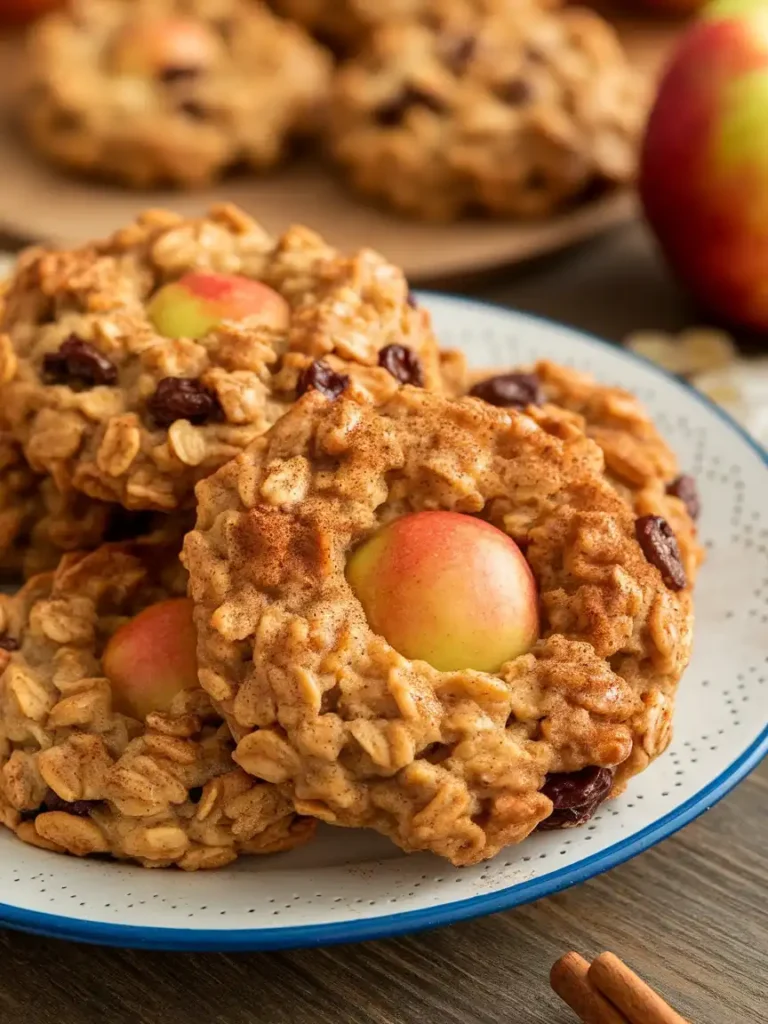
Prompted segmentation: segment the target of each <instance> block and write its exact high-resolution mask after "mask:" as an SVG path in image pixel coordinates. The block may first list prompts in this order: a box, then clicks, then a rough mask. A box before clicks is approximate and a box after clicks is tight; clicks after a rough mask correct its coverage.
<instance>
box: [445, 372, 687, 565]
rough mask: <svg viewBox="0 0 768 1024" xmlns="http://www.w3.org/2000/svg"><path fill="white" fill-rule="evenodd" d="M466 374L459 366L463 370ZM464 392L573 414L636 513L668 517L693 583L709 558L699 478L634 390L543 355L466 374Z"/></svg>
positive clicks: (496, 401)
mask: <svg viewBox="0 0 768 1024" xmlns="http://www.w3.org/2000/svg"><path fill="white" fill-rule="evenodd" d="M459 373H460V371H459ZM465 381H466V386H465V388H464V391H463V392H462V388H461V383H460V380H455V381H454V394H461V393H467V392H468V393H469V394H471V395H473V396H475V397H477V398H482V399H483V400H484V401H487V402H490V403H491V404H492V405H496V406H500V407H507V408H509V407H512V408H518V409H520V408H525V407H530V408H531V410H532V412H533V415H534V416H535V415H537V413H536V412H535V407H536V406H541V405H543V406H546V413H545V414H546V416H547V417H548V418H549V419H551V418H552V417H553V416H555V415H556V412H555V410H554V409H553V408H552V406H556V407H557V408H558V409H560V410H564V411H565V412H566V413H570V414H573V415H574V416H575V418H576V422H577V423H579V424H580V426H581V427H582V428H583V429H584V430H585V432H586V433H587V435H588V436H589V437H591V438H592V440H593V441H596V442H597V444H598V445H599V446H600V448H601V449H602V452H603V455H604V456H605V470H606V477H607V479H608V480H610V481H611V483H612V484H613V486H614V487H615V488H616V490H617V491H619V493H620V494H622V496H623V497H625V498H626V499H627V500H628V501H629V502H630V504H631V505H632V507H633V508H634V510H635V512H636V513H637V515H638V516H647V515H656V516H662V517H663V518H664V519H666V520H667V522H668V523H669V524H670V526H671V527H672V529H673V531H674V534H675V537H676V538H677V541H678V545H679V547H680V552H681V555H682V559H683V565H684V567H685V571H686V575H687V577H688V579H689V580H690V581H691V582H693V581H694V580H695V578H696V574H697V572H698V569H699V567H700V566H701V563H702V561H703V550H702V548H701V545H700V544H699V543H698V540H697V530H696V520H697V519H698V516H699V512H700V502H699V498H698V494H697V490H696V481H695V480H694V479H693V477H691V476H689V475H688V474H685V473H681V472H680V467H679V466H678V462H677V458H676V456H675V454H674V452H673V451H672V449H671V448H670V447H669V445H668V444H667V442H666V441H665V440H664V438H663V437H662V436H661V434H660V433H659V431H658V430H657V428H656V426H655V425H654V423H653V420H652V419H651V417H650V416H649V415H648V413H647V411H646V410H645V409H644V408H643V406H642V404H641V403H640V402H639V401H638V400H637V398H635V396H634V395H632V394H630V393H629V392H628V391H625V390H624V389H623V388H614V387H606V386H605V385H602V384H598V383H597V381H595V379H594V378H593V377H591V376H589V374H585V373H580V372H579V371H577V370H572V369H570V368H567V367H564V366H559V365H557V364H556V363H553V362H551V361H549V360H546V359H545V360H540V361H539V362H538V363H536V364H535V366H533V367H526V368H517V369H513V370H511V371H504V370H475V371H472V372H471V373H470V372H467V374H466V376H465Z"/></svg>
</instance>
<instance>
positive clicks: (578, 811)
mask: <svg viewBox="0 0 768 1024" xmlns="http://www.w3.org/2000/svg"><path fill="white" fill-rule="evenodd" d="M599 806H600V804H599V803H595V804H585V805H584V806H583V807H566V808H563V810H562V811H552V813H551V814H550V816H549V817H548V818H545V819H544V821H540V822H539V824H538V825H537V826H536V827H537V829H538V830H539V832H555V831H558V830H559V829H561V828H576V827H577V826H578V825H585V824H586V823H587V822H588V821H589V820H590V818H593V817H594V815H595V811H596V810H597V808H598V807H599Z"/></svg>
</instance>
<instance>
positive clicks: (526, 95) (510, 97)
mask: <svg viewBox="0 0 768 1024" xmlns="http://www.w3.org/2000/svg"><path fill="white" fill-rule="evenodd" d="M496 95H497V96H498V97H499V99H500V100H503V101H504V102H505V103H509V105H510V106H512V107H522V106H523V104H525V103H529V102H530V101H531V100H532V99H533V90H532V89H531V86H530V85H529V84H528V82H526V81H525V79H523V78H513V79H511V80H510V81H509V82H502V83H501V84H500V85H497V86H496Z"/></svg>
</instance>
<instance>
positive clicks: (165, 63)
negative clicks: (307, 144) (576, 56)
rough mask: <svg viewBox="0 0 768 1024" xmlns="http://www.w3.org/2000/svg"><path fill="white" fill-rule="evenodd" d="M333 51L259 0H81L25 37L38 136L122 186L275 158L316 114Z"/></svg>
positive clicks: (193, 180)
mask: <svg viewBox="0 0 768 1024" xmlns="http://www.w3.org/2000/svg"><path fill="white" fill-rule="evenodd" d="M330 75H331V59H330V56H329V55H328V54H327V53H326V52H325V51H324V50H323V49H322V47H320V46H319V45H318V44H317V43H315V42H314V40H312V39H310V38H309V37H308V36H307V35H306V34H305V33H304V31H303V30H302V29H301V28H300V27H299V26H298V25H292V24H290V23H288V22H286V21H283V20H281V19H280V18H276V17H275V16H274V15H273V14H272V13H271V12H270V11H269V10H268V9H267V8H266V6H265V5H263V4H261V3H259V2H257V0H132V2H131V3H125V2H124V0H76V2H74V3H73V4H72V6H71V8H69V9H68V10H66V11H61V12H57V13H55V14H52V15H50V16H49V17H47V18H45V19H43V21H42V22H41V23H40V24H39V25H38V26H37V27H36V28H35V29H33V31H32V33H31V38H30V45H29V87H28V90H27V94H26V96H25V99H24V104H23V108H22V117H23V122H24V126H25V128H26V131H27V134H28V136H29V138H30V140H31V142H32V143H33V144H34V146H35V147H36V149H38V150H39V151H40V153H42V154H43V155H44V156H46V157H48V158H49V159H51V160H53V161H55V162H56V163H58V164H61V165H63V166H64V167H67V168H70V169H72V170H77V171H80V172H85V173H89V174H95V175H98V176H100V177H104V178H108V179H111V180H115V181H118V182H120V183H122V184H124V185H129V186H132V187H137V188H147V187H150V186H153V185H161V184H172V185H180V186H184V187H193V186H200V185H205V184H208V183H210V182H211V181H214V180H215V179H216V178H218V177H220V176H221V175H222V174H223V173H224V172H225V171H227V170H228V169H230V168H232V167H235V166H237V165H239V166H242V165H247V166H250V167H252V168H257V169H264V168H269V167H272V166H274V165H275V164H277V163H278V162H279V161H280V160H281V159H282V157H283V156H284V155H285V154H286V152H287V150H288V149H289V147H290V145H291V143H292V140H294V139H295V138H296V137H297V136H301V135H307V134H309V133H310V131H312V130H316V129H315V126H316V124H317V122H318V120H319V116H318V115H319V113H320V111H321V110H322V108H323V106H324V104H325V99H326V96H327V92H328V87H329V84H330Z"/></svg>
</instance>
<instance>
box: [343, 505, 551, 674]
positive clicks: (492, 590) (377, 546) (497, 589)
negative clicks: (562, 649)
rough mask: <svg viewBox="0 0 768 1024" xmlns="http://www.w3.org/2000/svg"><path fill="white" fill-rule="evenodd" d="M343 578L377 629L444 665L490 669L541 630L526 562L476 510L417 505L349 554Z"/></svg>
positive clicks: (415, 655) (414, 655)
mask: <svg viewBox="0 0 768 1024" xmlns="http://www.w3.org/2000/svg"><path fill="white" fill-rule="evenodd" d="M347 580H348V581H349V584H350V586H351V588H352V590H353V592H354V593H355V595H356V596H357V598H358V600H359V601H360V603H361V604H362V606H363V609H364V611H365V614H366V617H367V619H368V622H369V624H370V626H371V628H372V629H373V630H374V631H375V632H377V633H379V634H380V635H381V636H383V637H384V638H385V639H386V640H387V641H388V642H389V643H390V644H391V645H392V646H393V647H394V648H395V650H396V651H398V652H399V653H400V654H402V655H404V656H405V657H406V658H410V659H412V660H416V659H418V660H422V661H427V662H429V664H430V665H433V666H434V667H435V668H437V669H440V670H441V671H444V672H448V671H458V670H461V669H476V670H478V671H484V672H496V671H498V669H499V668H500V667H501V666H502V665H503V664H504V662H506V661H510V660H511V659H512V658H516V657H518V656H519V655H520V654H524V653H525V652H526V651H528V650H530V648H531V647H532V646H533V644H534V643H535V642H536V639H537V638H538V633H539V614H538V595H537V592H536V583H535V581H534V579H533V575H532V573H531V570H530V568H529V567H528V563H527V562H526V560H525V558H524V557H523V554H522V552H521V551H520V549H519V548H518V546H517V544H515V542H514V541H513V540H512V539H511V538H510V537H508V536H507V535H506V534H505V533H502V531H501V530H498V529H497V528H496V527H495V526H491V525H490V524H489V523H486V522H484V521H483V520H482V519H476V518H475V517H474V516H467V515H461V514H460V513H458V512H416V513H414V514H412V515H407V516H403V517H402V518H401V519H396V520H394V521H393V522H391V523H388V524H387V525H386V526H384V527H382V528H381V529H380V530H379V531H378V532H377V533H375V534H374V535H373V536H372V537H371V538H370V539H369V540H367V541H366V542H365V543H363V544H362V545H361V546H360V547H359V548H357V550H356V551H354V552H353V554H352V556H351V558H350V560H349V562H348V564H347Z"/></svg>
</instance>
